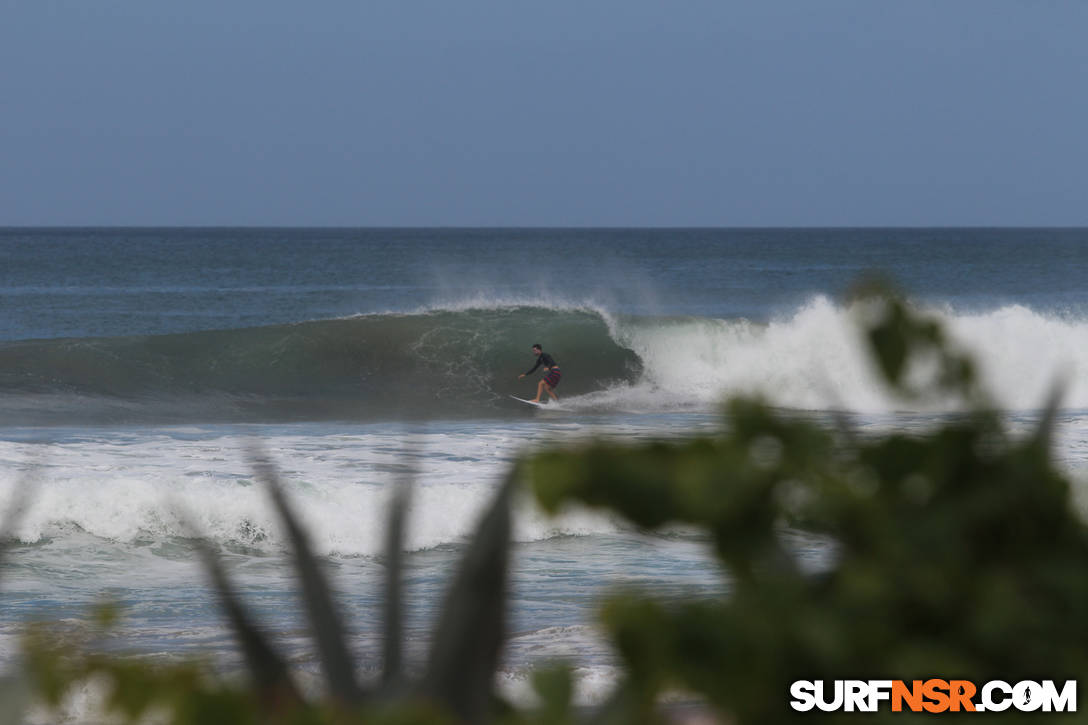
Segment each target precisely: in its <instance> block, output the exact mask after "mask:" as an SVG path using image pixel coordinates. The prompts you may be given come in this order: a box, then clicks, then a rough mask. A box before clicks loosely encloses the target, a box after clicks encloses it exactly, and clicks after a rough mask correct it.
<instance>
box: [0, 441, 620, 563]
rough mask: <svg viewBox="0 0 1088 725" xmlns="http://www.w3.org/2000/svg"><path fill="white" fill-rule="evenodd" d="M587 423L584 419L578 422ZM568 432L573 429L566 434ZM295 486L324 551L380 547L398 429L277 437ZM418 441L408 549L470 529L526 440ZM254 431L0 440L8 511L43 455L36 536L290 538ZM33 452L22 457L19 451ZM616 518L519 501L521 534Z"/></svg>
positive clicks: (20, 531)
mask: <svg viewBox="0 0 1088 725" xmlns="http://www.w3.org/2000/svg"><path fill="white" fill-rule="evenodd" d="M576 429H577V427H575V430H576ZM564 430H566V431H567V434H568V435H569V434H571V433H573V432H574V430H572V429H570V428H562V427H560V428H557V430H556V433H557V434H559V435H562V434H563V431H564ZM271 443H272V444H273V445H274V447H275V455H274V458H275V459H276V460H277V461H278V462H279V463H280V464H281V465H282V466H283V471H282V475H283V480H284V482H285V484H286V488H287V491H288V495H289V498H290V500H291V502H292V503H293V505H294V508H295V509H296V510H297V513H298V515H299V517H300V518H301V520H302V522H303V523H304V524H305V525H306V526H307V527H308V529H309V531H310V534H311V537H312V539H313V543H314V546H315V548H316V549H317V551H318V552H319V553H321V554H325V555H341V556H359V555H363V556H368V555H373V554H377V553H379V552H380V550H381V547H382V546H383V538H382V537H383V528H384V521H385V517H386V514H387V505H388V499H389V494H390V491H391V488H392V481H393V480H394V475H393V474H392V473H391V472H390V471H391V470H392V469H393V468H395V467H396V466H398V465H401V464H404V463H405V462H406V461H405V458H404V457H405V456H406V455H408V454H406V453H404V452H403V451H402V450H401V434H399V433H394V432H390V433H369V434H362V435H358V436H345V435H325V436H320V435H319V436H313V437H310V436H299V437H293V436H276V437H275V438H274V439H273V440H271ZM425 445H426V448H425V449H422V450H420V451H417V452H416V453H414V454H412V455H414V456H415V463H416V464H417V468H418V480H417V485H416V487H415V490H414V494H413V497H412V501H411V505H410V509H409V514H408V529H407V530H408V539H407V546H408V548H409V549H413V550H418V549H426V548H431V547H434V546H438V545H440V544H445V543H452V542H458V541H461V540H463V539H465V538H466V537H467V536H468V535H469V534H470V533H471V532H472V530H473V529H474V527H475V525H476V524H477V522H478V519H479V518H480V516H481V514H482V513H483V510H484V508H485V507H486V506H487V504H488V503H489V502H490V501H491V499H492V497H493V495H494V493H495V490H496V488H497V486H498V484H499V482H500V481H501V478H502V476H503V474H504V473H505V472H506V470H507V468H508V466H509V465H510V462H511V460H512V456H513V455H515V454H516V452H517V449H518V446H519V443H518V441H516V440H512V431H508V430H503V429H501V428H500V429H498V430H492V431H490V432H486V433H479V434H474V433H438V434H432V435H428V436H426V443H425ZM246 446H247V440H246V438H244V437H241V436H238V435H224V436H221V437H210V438H204V439H199V440H190V439H188V438H187V437H186V438H177V437H173V436H170V435H155V434H151V435H149V436H148V437H147V438H146V439H143V440H140V439H136V440H129V441H125V442H124V443H123V444H122V443H118V442H117V441H116V440H111V438H110V435H109V434H106V433H104V434H102V436H101V437H99V436H87V437H84V438H81V439H80V440H76V441H62V442H57V443H53V444H51V445H49V446H47V450H45V451H44V452H42V451H41V450H40V449H41V448H42V446H41V445H40V444H28V443H19V442H10V441H8V442H0V460H6V461H9V462H11V463H13V464H14V465H10V466H7V467H6V468H5V469H4V470H3V472H0V510H2V509H4V508H6V507H7V504H8V502H10V501H13V500H14V491H15V488H16V486H18V485H20V482H21V480H22V474H21V472H20V471H19V469H20V468H22V469H30V468H32V467H33V468H34V469H35V471H34V476H33V478H32V479H31V481H30V489H31V494H30V496H29V497H28V499H27V501H26V504H25V509H26V510H25V513H24V514H23V515H22V516H21V517H20V518H19V522H18V526H17V527H16V529H15V531H14V533H15V535H16V536H17V537H18V538H19V539H21V540H22V541H24V542H27V543H31V542H37V541H41V540H43V539H46V538H50V537H53V536H56V535H58V534H63V533H64V532H65V531H67V530H70V529H78V530H81V531H84V532H87V533H89V534H92V535H93V536H96V537H100V538H103V539H108V540H112V541H119V542H127V543H134V542H140V541H147V540H162V539H165V538H169V537H176V536H188V535H189V534H190V533H191V530H190V529H189V527H188V525H187V523H186V521H185V519H186V518H188V519H189V520H191V521H192V522H193V523H194V524H195V526H196V528H197V529H198V530H199V531H200V532H202V533H203V534H204V535H206V536H208V537H210V538H211V539H212V540H215V541H219V542H222V543H230V544H239V545H245V546H250V547H255V548H258V549H269V550H274V549H279V548H280V547H281V546H282V544H283V535H282V532H281V530H280V525H279V522H278V520H277V517H276V515H275V513H274V511H273V509H272V507H271V504H270V502H269V499H268V496H267V494H266V493H265V491H264V490H263V487H262V486H261V485H258V484H257V483H255V480H254V477H253V473H252V471H251V470H250V467H249V464H248V462H247V460H246V457H245V454H244V451H245V448H246ZM20 460H21V461H22V463H21V464H19V463H17V462H18V461H20ZM615 526H616V525H615V524H614V523H613V522H612V521H611V520H610V519H609V518H607V517H605V516H602V515H597V514H590V513H585V512H573V513H571V514H569V515H566V516H564V517H560V518H558V519H556V518H551V517H548V516H545V515H544V514H543V513H541V512H540V511H538V510H537V509H536V508H535V507H534V506H533V505H532V504H531V503H530V502H529V501H528V500H525V499H522V500H520V501H519V505H518V507H517V513H516V517H515V528H514V536H515V539H517V540H520V541H534V540H539V539H544V538H549V537H552V536H556V535H564V534H568V535H569V534H590V533H597V532H605V531H613V530H615Z"/></svg>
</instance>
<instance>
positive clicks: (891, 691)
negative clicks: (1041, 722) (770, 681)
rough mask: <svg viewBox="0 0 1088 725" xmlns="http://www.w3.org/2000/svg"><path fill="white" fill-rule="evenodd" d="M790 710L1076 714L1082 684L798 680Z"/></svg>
mask: <svg viewBox="0 0 1088 725" xmlns="http://www.w3.org/2000/svg"><path fill="white" fill-rule="evenodd" d="M790 697H791V698H792V699H791V700H790V707H792V708H793V709H794V710H796V711H798V712H808V711H809V710H813V709H817V710H822V711H824V712H836V711H841V712H876V711H877V710H880V709H883V708H886V707H887V708H890V709H891V711H892V712H930V713H941V712H1004V711H1005V710H1009V709H1012V710H1019V711H1020V712H1076V711H1077V682H1076V680H1066V681H1065V682H1064V683H1063V684H1062V685H1061V686H1060V687H1059V686H1058V684H1056V683H1055V682H1054V680H1043V681H1041V682H1034V681H1031V680H1024V681H1022V682H1017V683H1009V682H1004V681H1002V680H991V681H989V682H986V683H984V684H982V685H981V686H979V685H976V684H975V683H974V682H971V681H970V680H939V679H930V680H911V681H910V682H909V683H908V682H907V681H904V680H834V681H833V682H826V681H824V680H797V681H796V682H794V683H793V684H792V685H790Z"/></svg>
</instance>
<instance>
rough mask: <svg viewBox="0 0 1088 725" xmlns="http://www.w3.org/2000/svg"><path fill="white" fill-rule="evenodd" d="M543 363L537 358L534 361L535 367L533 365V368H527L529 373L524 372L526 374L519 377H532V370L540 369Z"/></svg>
mask: <svg viewBox="0 0 1088 725" xmlns="http://www.w3.org/2000/svg"><path fill="white" fill-rule="evenodd" d="M541 357H543V356H541ZM543 363H544V361H543V360H541V359H540V358H539V357H538V358H537V359H536V365H534V366H532V367H531V368H529V372H526V373H522V374H521V376H520V377H523V378H524V377H525V376H526V375H532V374H533V371H534V370H536V369H537V368H538V367H540V366H541V365H542V364H543Z"/></svg>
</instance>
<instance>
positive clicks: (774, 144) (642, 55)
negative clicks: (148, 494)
mask: <svg viewBox="0 0 1088 725" xmlns="http://www.w3.org/2000/svg"><path fill="white" fill-rule="evenodd" d="M0 18H2V22H0V68H2V69H3V70H2V71H0V224H6V225H53V224H56V225H69V224H105V225H109V224H119V225H125V224H133V225H144V224H149V225H154V224H162V225H175V224H177V225H188V224H192V225H232V224H239V225H421V226H426V225H484V226H490V225H525V226H539V225H545V226H549V225H559V226H564V225H574V226H578V225H601V226H642V225H648V226H673V225H677V226H704V225H705V226H804V225H923V226H924V225H976V224H977V225H1088V43H1086V42H1085V40H1084V39H1085V37H1088V2H1084V0H750V1H745V2H737V1H734V0H715V1H703V0H676V1H675V2H670V3H664V2H649V1H647V0H598V1H593V0H579V1H577V2H574V1H569V0H549V2H533V3H529V2H521V1H519V0H502V1H499V0H496V1H495V2H481V1H479V0H463V1H461V2H449V0H444V1H438V0H390V1H388V2H385V1H379V2H372V1H368V0H358V1H356V2H346V1H343V0H327V1H323V2H317V3H301V2H292V3H288V2H284V1H283V0H265V1H264V2H249V1H238V2H230V1H229V0H228V1H227V2H211V1H209V0H186V1H185V2H178V1H177V0H175V1H174V2H163V1H161V0H65V1H56V0H0Z"/></svg>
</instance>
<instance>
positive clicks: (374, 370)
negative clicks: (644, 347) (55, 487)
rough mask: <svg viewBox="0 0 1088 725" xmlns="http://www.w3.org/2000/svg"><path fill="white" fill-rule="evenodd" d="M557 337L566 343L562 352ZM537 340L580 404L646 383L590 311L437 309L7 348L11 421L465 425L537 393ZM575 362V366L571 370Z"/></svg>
mask: <svg viewBox="0 0 1088 725" xmlns="http://www.w3.org/2000/svg"><path fill="white" fill-rule="evenodd" d="M549 341H557V342H556V343H555V344H554V345H552V344H550V342H549ZM534 342H541V343H543V344H544V345H545V349H546V350H548V351H549V352H550V353H551V354H552V355H554V356H555V358H556V360H557V362H559V364H560V365H561V366H563V363H564V361H570V362H571V369H572V370H575V371H576V372H574V373H572V374H568V375H565V376H564V379H563V382H562V388H561V391H562V392H563V393H565V394H567V395H579V394H583V393H588V392H590V391H593V390H600V389H601V388H604V387H609V386H612V385H615V384H616V383H617V382H621V381H628V382H630V381H633V380H635V379H637V377H638V374H639V371H640V367H639V363H638V359H637V357H636V356H635V355H634V354H633V353H632V352H631V351H630V350H628V349H625V348H624V347H623V346H621V345H620V344H618V343H616V342H615V341H614V340H613V338H612V337H611V336H610V334H609V330H608V324H607V322H606V320H605V317H604V316H602V314H600V313H599V312H595V311H593V310H588V309H568V310H555V309H534V308H531V307H526V306H512V307H502V308H496V309H482V308H481V309H464V310H438V311H429V312H420V313H415V314H379V315H363V316H358V317H352V318H347V319H338V320H325V321H317V322H305V323H299V324H292V325H280V326H269V327H258V328H249V329H241V330H222V331H208V332H197V333H184V334H173V335H155V336H141V337H115V338H81V339H63V340H34V341H22V342H14V343H4V344H2V345H0V396H2V399H3V401H4V408H5V412H4V413H3V414H2V415H3V417H4V418H5V419H6V420H4V421H3V422H6V423H9V424H22V425H34V424H50V423H57V422H68V423H79V422H125V421H132V422H146V421H152V420H153V421H159V422H172V421H179V422H184V421H192V420H207V421H220V420H223V421H225V420H252V421H264V420H280V421H283V420H321V419H349V420H374V419H397V418H420V417H466V416H481V415H488V414H494V413H495V411H498V410H502V409H504V408H508V407H509V405H508V403H509V401H508V400H507V396H509V395H511V394H518V395H521V396H526V395H527V394H532V393H534V392H535V378H534V380H521V381H519V380H518V379H517V376H518V374H519V373H522V372H525V371H526V370H527V369H528V368H529V367H530V366H531V365H532V363H533V362H534V358H533V356H532V352H531V350H530V345H532V344H533V343H534ZM575 361H576V363H575Z"/></svg>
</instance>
